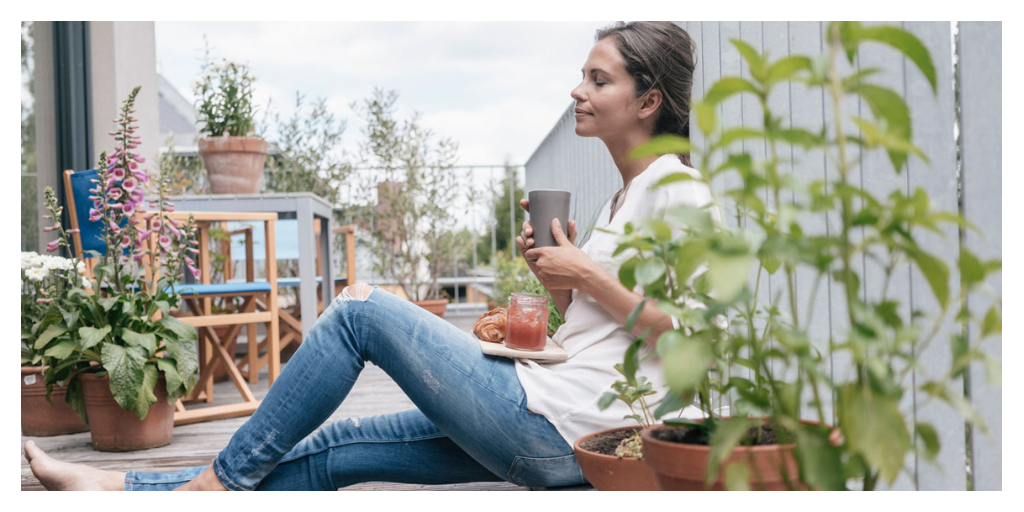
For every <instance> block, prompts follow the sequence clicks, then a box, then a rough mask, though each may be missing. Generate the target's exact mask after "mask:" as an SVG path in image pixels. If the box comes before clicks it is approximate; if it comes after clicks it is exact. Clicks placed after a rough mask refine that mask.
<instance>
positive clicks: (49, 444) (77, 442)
mask: <svg viewBox="0 0 1024 512" xmlns="http://www.w3.org/2000/svg"><path fill="white" fill-rule="evenodd" d="M477 316H478V315H477V314H475V313H472V312H469V313H465V314H458V315H451V314H449V315H446V316H445V320H448V321H449V322H451V323H452V324H454V325H456V326H458V327H459V328H461V329H463V330H465V331H467V332H468V331H470V330H472V327H473V322H474V321H475V320H476V318H477ZM241 345H244V344H241ZM261 373H262V375H261V376H260V381H259V383H257V384H252V385H251V387H252V391H253V394H255V395H256V397H257V398H260V399H262V398H263V396H264V395H266V393H267V389H268V385H267V378H266V373H267V370H266V368H264V369H263V371H262V372H261ZM214 394H215V395H216V396H225V397H228V396H231V397H235V398H236V399H237V400H239V401H240V400H241V399H240V398H238V394H237V392H235V390H234V384H232V383H231V381H225V382H221V383H218V384H215V386H214ZM412 407H414V405H413V403H412V402H411V401H410V400H409V398H408V397H406V396H405V393H403V392H402V390H401V389H400V388H399V387H398V384H396V383H395V382H394V381H393V380H391V378H390V377H388V375H387V374H386V373H384V371H383V370H381V369H380V368H378V367H376V366H374V365H372V364H369V363H368V364H367V365H366V369H365V370H364V371H363V373H362V374H361V375H360V376H359V379H358V380H357V381H356V384H355V386H354V387H353V388H352V392H351V393H350V394H349V396H348V398H346V399H345V402H344V403H342V404H341V407H339V408H338V410H336V411H334V414H332V415H331V417H330V419H329V420H328V422H333V421H337V420H341V419H346V418H354V417H365V416H373V415H377V414H388V413H394V412H399V411H404V410H407V409H410V408H412ZM247 419H248V417H241V418H228V419H223V420H215V421H207V422H203V423H196V424H192V425H182V426H179V427H175V428H174V440H173V441H172V442H171V444H169V445H167V446H164V447H162V448H154V449H151V450H140V451H136V452H125V453H111V452H99V451H96V450H93V449H92V446H91V445H90V437H89V433H88V432H83V433H80V434H71V435H64V436H54V437H25V436H22V437H21V444H22V446H24V444H25V441H28V440H29V439H31V440H33V441H35V442H36V444H38V445H39V447H40V448H42V449H43V450H45V451H46V452H47V453H49V454H50V455H53V456H54V457H56V458H58V459H60V460H64V461H68V462H76V463H83V464H88V465H90V466H93V467H97V468H101V469H110V470H127V469H133V470H140V471H177V470H180V469H184V468H186V467H189V466H198V465H205V464H209V463H210V461H211V460H213V458H214V457H215V456H216V455H217V452H218V451H219V450H220V449H221V448H223V447H224V446H226V445H227V443H228V440H229V439H230V438H231V435H232V434H233V433H234V432H235V430H237V429H238V427H239V426H241V425H242V424H243V423H245V421H246V420H247ZM570 489H572V490H589V489H590V487H586V486H584V487H572V488H570ZM21 490H23V491H42V490H44V489H43V487H42V486H41V485H40V484H39V481H38V480H36V478H35V477H34V476H32V471H31V470H30V469H29V466H28V461H27V460H25V457H24V454H22V457H21ZM339 490H344V491H370V490H378V491H385V490H386V491H415V490H435V491H446V490H451V491H454V490H472V491H526V490H530V489H529V488H526V487H520V486H518V485H514V484H511V483H507V482H475V483H465V484H454V485H414V484H396V483H390V482H367V483H363V484H358V485H353V486H350V487H345V488H343V489H339Z"/></svg>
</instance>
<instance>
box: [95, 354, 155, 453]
mask: <svg viewBox="0 0 1024 512" xmlns="http://www.w3.org/2000/svg"><path fill="white" fill-rule="evenodd" d="M78 378H79V380H81V382H82V392H83V395H85V412H86V414H87V415H88V416H89V426H90V427H91V431H92V447H93V449H94V450H99V451H101V452H128V451H133V450H143V449H146V448H156V447H159V446H165V445H167V444H170V442H171V433H172V431H173V430H174V404H169V403H167V385H166V383H165V381H164V376H163V375H161V376H160V379H159V380H157V384H156V389H155V390H154V391H153V394H155V395H156V403H154V404H153V405H151V406H150V407H149V412H148V413H146V417H145V418H144V419H142V420H140V419H139V418H138V417H137V416H135V413H133V412H129V411H126V410H124V409H122V408H121V406H120V405H118V404H117V402H116V401H115V400H114V395H113V394H112V393H111V392H110V378H109V377H107V376H103V377H97V376H96V375H95V374H90V373H85V374H79V375H78Z"/></svg>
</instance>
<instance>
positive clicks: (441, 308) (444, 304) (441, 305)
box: [412, 299, 448, 318]
mask: <svg viewBox="0 0 1024 512" xmlns="http://www.w3.org/2000/svg"><path fill="white" fill-rule="evenodd" d="M412 303H413V304H416V305H417V306H419V307H421V308H423V309H425V310H427V311H430V312H431V313H433V314H435V315H437V316H439V317H442V318H443V317H444V313H445V311H448V299H437V300H414V301H413V302H412Z"/></svg>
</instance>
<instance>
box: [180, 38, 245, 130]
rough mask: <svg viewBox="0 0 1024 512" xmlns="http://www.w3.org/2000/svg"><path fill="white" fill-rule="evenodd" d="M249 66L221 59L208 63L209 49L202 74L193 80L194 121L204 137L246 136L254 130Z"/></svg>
mask: <svg viewBox="0 0 1024 512" xmlns="http://www.w3.org/2000/svg"><path fill="white" fill-rule="evenodd" d="M255 80H256V79H255V77H254V76H253V75H252V74H251V72H250V69H249V66H248V65H246V64H240V63H237V62H232V61H229V60H227V59H221V62H219V63H218V62H211V61H210V59H209V51H207V54H206V59H204V62H203V69H202V76H200V78H199V80H198V81H197V82H196V83H195V86H194V87H193V92H194V93H195V96H196V116H197V117H196V121H197V122H198V123H200V125H201V126H200V132H201V133H203V134H205V135H206V136H207V137H220V136H223V135H229V136H232V137H246V136H249V135H250V134H253V133H255V131H256V128H255V125H254V117H255V107H254V105H253V98H252V94H253V90H252V84H253V82H254V81H255Z"/></svg>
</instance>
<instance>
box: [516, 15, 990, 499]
mask: <svg viewBox="0 0 1024 512" xmlns="http://www.w3.org/2000/svg"><path fill="white" fill-rule="evenodd" d="M677 23H679V24H680V26H682V27H683V28H685V29H686V30H687V32H689V34H690V35H691V37H693V39H694V41H695V42H696V44H697V70H696V75H695V79H694V80H695V82H694V88H693V96H694V99H695V100H697V99H699V98H701V97H702V96H703V94H704V91H705V90H706V88H707V87H709V86H710V85H711V84H712V83H714V82H715V81H716V80H717V79H718V78H720V77H722V76H726V75H739V76H749V71H748V70H747V69H746V64H745V63H744V62H743V61H742V59H741V58H740V56H739V54H738V52H737V51H736V49H735V48H734V47H733V46H732V45H731V44H730V43H729V40H730V39H733V38H738V39H742V40H744V41H745V42H747V43H748V44H750V45H752V46H753V47H754V48H756V49H757V50H758V51H761V52H768V53H769V54H770V56H771V57H772V58H773V59H774V58H780V57H784V56H786V55H789V54H803V55H817V54H820V53H822V52H823V51H824V50H825V46H826V45H825V43H824V41H825V39H824V37H825V30H826V27H827V23H825V22H785V21H781V22H724V21H723V22H708V21H704V22H677ZM889 23H890V24H896V25H901V26H903V28H905V29H906V30H909V31H911V32H913V33H914V34H916V35H917V36H918V37H919V38H920V39H921V40H922V41H923V42H924V44H925V45H926V46H927V47H928V50H929V51H930V52H931V55H932V59H933V61H934V62H935V64H936V69H937V79H938V83H939V90H938V93H937V94H933V93H932V90H931V88H930V86H929V84H928V82H927V81H926V79H925V78H924V77H923V76H922V75H921V73H920V72H919V71H918V70H917V69H916V67H915V66H914V64H913V63H911V62H909V61H905V60H904V58H903V57H902V56H901V55H899V54H898V53H897V52H895V51H893V50H891V49H889V48H887V47H884V46H882V45H872V44H869V45H865V46H864V47H863V48H862V51H861V52H860V53H859V55H858V57H857V59H856V61H855V62H854V64H853V66H852V67H853V68H855V69H866V68H869V67H879V68H882V69H884V70H886V71H885V72H884V73H882V74H880V75H878V76H877V77H876V79H877V80H878V81H879V82H881V83H882V84H883V85H885V86H887V87H889V88H891V89H893V90H894V91H896V92H898V93H901V94H902V95H903V96H904V98H905V99H906V101H907V103H908V105H909V107H910V109H911V112H912V115H913V126H914V141H913V142H914V143H915V144H916V145H917V146H918V147H920V148H921V149H922V150H923V151H924V153H925V154H927V155H928V156H929V159H930V163H926V162H924V161H922V160H920V159H917V158H913V157H912V158H911V159H910V161H909V162H908V163H907V164H906V168H905V170H904V172H903V173H901V174H898V175H897V174H895V173H893V172H892V168H891V165H890V164H889V162H888V161H887V159H886V156H885V155H884V154H882V153H880V152H879V153H878V154H875V153H871V154H865V155H864V158H863V159H862V165H861V166H860V168H858V169H857V170H856V171H854V174H853V175H852V176H851V180H852V181H854V182H860V183H862V184H863V185H864V186H865V187H866V188H868V189H870V190H871V191H872V192H873V193H876V194H880V195H882V196H884V195H885V194H886V193H887V192H889V191H891V190H894V189H899V190H902V191H904V192H906V193H910V192H912V191H913V190H914V189H916V188H918V187H921V188H924V189H925V190H926V191H927V192H928V194H929V196H930V197H931V198H932V201H933V202H934V206H935V207H936V208H938V209H943V210H947V211H957V210H958V207H959V204H958V187H962V194H963V196H962V199H963V212H964V213H965V215H966V216H967V217H968V219H969V220H970V221H971V222H972V223H974V224H975V225H977V226H978V227H980V230H981V232H982V233H984V235H983V236H979V235H976V234H974V233H969V234H968V235H967V237H966V238H965V239H964V241H963V242H962V243H965V244H967V245H968V246H969V247H970V248H971V250H972V251H973V252H975V253H976V254H977V255H978V256H979V257H981V258H983V259H988V258H999V257H1001V255H1002V245H1001V226H1002V221H1001V216H1002V204H1001V202H1000V191H1001V188H1002V186H1001V184H1002V183H1001V173H1002V160H1001V150H1002V148H1001V142H1000V141H1001V122H1002V117H1001V113H1000V111H1001V101H1002V95H1001V80H1002V75H1001V66H1002V51H1001V36H1002V25H1001V23H999V22H994V23H993V22H990V23H984V22H976V23H966V22H965V23H961V24H960V25H959V27H960V51H959V55H958V58H959V63H960V69H959V77H958V78H959V82H960V92H959V94H960V98H959V99H960V105H961V118H962V123H961V126H960V139H961V146H960V148H959V149H960V151H961V153H962V158H961V163H962V170H958V168H957V146H956V144H955V140H956V139H955V134H954V125H955V121H956V113H955V103H956V101H955V100H956V98H955V97H954V95H955V91H954V85H953V84H954V76H953V64H952V62H953V57H954V55H953V48H952V46H953V45H952V35H951V30H950V24H949V23H943V22H889ZM843 71H844V72H847V71H851V69H849V67H848V68H847V69H845V70H843ZM825 100H826V98H823V97H822V92H821V90H820V89H819V90H812V89H808V88H806V87H805V86H803V85H802V84H791V85H790V86H788V87H781V90H780V91H778V94H775V95H773V96H772V97H771V98H770V107H771V108H772V110H773V111H774V112H776V113H779V114H781V115H782V116H783V118H784V123H786V124H789V125H791V126H801V127H804V128H807V129H811V130H814V129H820V128H821V126H823V125H825V126H828V125H830V124H831V123H832V122H833V117H832V116H833V113H832V112H831V111H830V109H829V108H828V106H827V105H828V101H825ZM843 108H844V111H846V112H857V111H858V110H859V111H862V112H864V113H865V114H864V115H867V112H868V107H867V105H865V104H862V103H861V102H859V101H857V100H856V99H850V100H848V102H847V103H845V104H844V105H843ZM719 115H720V117H721V119H722V123H723V124H724V125H725V126H731V127H736V126H751V127H758V128H760V126H761V123H762V120H761V118H760V116H761V111H760V108H759V106H758V105H757V104H755V103H754V102H753V101H751V100H749V99H746V100H745V98H743V97H742V96H740V97H736V98H733V99H731V100H730V101H728V102H726V103H724V104H723V105H722V106H721V110H720V112H719ZM850 124H851V125H852V123H850ZM573 129H574V120H573V116H572V106H571V105H570V106H569V108H567V109H566V111H565V113H564V114H563V115H562V117H561V118H560V119H559V121H558V122H557V124H556V125H555V127H554V128H553V129H552V130H551V132H550V133H549V134H548V136H547V137H546V138H545V140H544V141H543V142H542V143H541V145H540V146H539V147H538V149H537V150H536V152H535V153H534V154H533V156H531V157H530V159H529V161H527V163H526V190H532V189H535V188H559V189H565V190H570V191H572V192H573V209H572V210H573V211H572V217H573V218H575V219H577V222H578V223H579V225H580V226H581V227H586V226H589V225H593V218H594V216H595V215H596V212H597V210H598V209H599V208H600V207H601V206H602V205H603V204H604V202H605V201H606V200H607V199H608V198H609V197H611V195H612V194H614V193H615V191H616V190H618V189H619V188H620V187H621V186H622V182H621V178H620V177H619V174H618V172H617V170H616V169H615V167H614V164H613V163H612V160H611V158H610V156H609V155H608V152H607V150H606V149H605V148H604V145H603V144H602V143H601V142H600V141H599V140H596V139H584V138H581V137H577V136H576V135H575V133H574V131H573ZM849 129H850V131H851V132H856V131H857V130H856V126H855V125H852V126H850V127H849ZM691 133H697V134H698V135H699V131H698V130H696V129H693V130H691ZM694 142H695V143H696V144H701V143H702V142H703V141H702V140H701V139H700V137H699V136H695V137H694ZM743 149H744V150H745V151H748V152H750V153H751V154H752V156H754V157H755V158H758V157H761V158H763V157H764V153H765V145H764V144H763V143H761V142H750V141H747V142H745V146H744V148H743ZM788 151H791V156H792V157H793V158H794V159H795V161H796V162H797V164H796V165H795V168H794V172H795V173H796V174H797V175H799V176H800V177H801V178H803V179H806V180H811V179H822V178H824V179H832V178H834V177H835V173H836V172H837V171H836V170H835V169H834V168H833V166H832V165H831V164H830V162H828V161H826V159H825V158H823V157H822V156H821V155H820V153H819V154H817V155H806V154H802V153H801V150H800V149H799V148H791V149H788ZM719 157H720V155H719ZM713 163H714V162H712V164H713ZM730 185H732V184H730V183H728V182H721V183H714V184H713V187H714V189H715V191H716V192H721V191H722V190H724V189H725V188H728V187H729V186H730ZM719 197H721V195H719ZM766 202H767V203H768V205H769V207H771V206H773V205H772V198H766ZM725 206H726V210H727V211H726V212H723V213H726V217H729V215H728V214H727V212H728V211H729V205H728V203H727V202H726V204H725ZM831 220H834V219H830V221H820V220H819V221H817V224H815V223H814V221H812V220H811V219H806V220H805V221H804V223H803V226H804V228H805V230H806V231H807V232H808V233H814V232H818V233H824V232H825V231H826V230H828V229H830V228H831V229H834V228H835V225H834V223H833V222H831ZM729 223H730V224H731V225H735V223H736V219H735V217H731V218H730V219H729ZM916 236H917V237H918V240H919V242H920V243H921V244H922V245H923V246H924V247H925V248H927V249H928V250H929V251H931V252H932V253H934V254H936V255H939V256H941V257H943V258H944V259H945V260H946V261H947V262H948V263H949V266H950V270H951V272H952V273H953V274H954V276H953V278H952V280H951V282H952V283H953V285H954V287H953V288H952V289H951V290H950V293H951V296H952V297H958V296H959V293H960V291H959V278H958V274H957V265H956V261H957V256H958V253H959V243H960V242H959V234H958V232H957V230H956V229H955V228H953V229H949V230H947V231H946V232H945V233H943V235H942V236H940V235H938V234H934V233H920V234H916ZM857 264H858V265H860V266H861V268H862V269H863V275H864V280H863V281H864V282H863V285H862V286H863V290H862V293H863V294H864V296H865V297H872V296H877V294H879V293H881V286H882V285H881V279H880V275H881V269H880V268H879V267H878V266H877V265H876V264H874V263H873V262H872V261H871V260H870V259H867V258H861V260H860V261H858V262H857ZM752 277H754V276H752ZM801 277H803V279H801ZM810 281H811V279H809V275H806V276H805V275H798V276H797V283H798V286H797V288H796V293H797V295H798V298H799V297H809V295H808V294H809V293H810V292H811V287H812V286H813V283H811V282H810ZM762 283H767V286H762V290H761V293H762V294H763V297H761V299H762V300H767V298H768V297H769V296H771V295H770V294H773V293H777V290H774V291H773V289H772V288H773V284H774V285H775V287H777V288H781V287H782V286H781V283H772V277H771V276H769V275H767V273H766V274H765V275H763V276H762ZM991 285H992V286H993V288H994V289H995V290H997V291H998V292H1000V293H1001V284H1000V277H995V278H994V279H993V280H992V282H991ZM828 289H829V290H831V291H830V292H829V293H828V294H827V296H828V307H827V308H826V305H825V304H824V301H820V302H822V303H821V304H818V305H817V306H816V307H817V308H818V309H817V310H816V313H819V312H820V314H815V315H814V317H813V318H812V319H811V323H810V324H809V330H810V333H811V336H812V339H815V340H824V341H825V342H827V340H828V339H829V337H830V336H832V335H835V336H839V335H840V334H841V333H844V332H846V331H847V328H848V325H846V324H845V321H844V319H843V315H830V314H828V313H827V312H828V311H833V310H835V311H839V310H842V309H844V308H845V303H844V300H845V299H844V297H843V296H842V293H841V291H840V289H839V287H838V286H836V287H829V288H828ZM820 296H822V297H824V296H825V295H820ZM889 296H890V297H894V298H895V299H896V300H899V301H900V303H901V304H903V305H904V307H905V308H906V309H907V311H909V310H911V309H920V310H924V311H929V310H931V311H937V310H938V305H937V304H934V303H933V302H934V300H933V299H932V298H931V293H930V292H929V290H928V288H927V284H926V281H925V280H924V278H923V276H921V275H920V274H919V272H918V271H917V270H916V269H915V268H912V267H911V266H910V265H907V266H905V267H904V268H902V269H901V270H900V271H899V272H897V273H896V274H895V275H894V276H893V277H892V284H891V286H890V290H889ZM987 300H990V299H988V298H985V297H973V296H972V297H968V301H974V303H972V304H971V309H972V311H985V309H983V308H987V307H988V304H987V303H985V301H987ZM805 302H807V301H806V300H804V301H802V302H798V303H805ZM781 303H782V304H785V303H787V302H786V300H783V301H781ZM904 312H906V311H904ZM801 313H802V314H803V317H804V318H807V312H801ZM943 329H944V331H943V332H944V334H947V335H945V336H940V338H945V340H943V341H939V340H938V339H937V340H936V342H934V343H933V344H932V345H931V346H929V347H928V348H927V350H926V351H924V352H923V353H921V354H919V358H920V361H921V363H922V366H923V367H924V369H923V370H919V371H924V372H927V371H928V368H943V367H945V368H948V367H949V363H950V361H949V359H950V357H951V355H950V354H951V352H950V346H949V342H948V340H949V337H950V336H949V335H951V334H952V333H955V332H959V330H960V325H959V324H956V323H955V322H953V321H952V320H951V321H949V322H948V324H947V325H944V326H943ZM969 335H971V336H975V335H976V334H975V333H969ZM985 349H986V350H987V351H988V353H990V354H992V355H994V356H995V357H996V358H1000V359H1001V339H996V340H992V341H990V342H988V344H987V345H986V347H985ZM832 367H833V372H844V371H848V370H849V368H850V364H849V361H846V360H842V359H841V358H839V357H836V358H834V359H833V361H832ZM837 375H839V376H841V375H842V373H838V374H837ZM919 377H922V376H921V375H919V374H918V375H914V376H913V377H912V378H915V379H917V378H919ZM969 377H970V383H971V386H970V391H971V392H970V399H971V400H972V401H973V403H974V404H975V405H976V406H977V407H978V408H979V410H980V412H981V413H982V415H983V417H984V418H985V421H986V423H987V424H988V427H989V432H988V433H987V434H984V433H981V432H972V433H971V453H970V455H971V459H972V460H971V461H968V460H967V457H968V453H967V442H966V441H965V430H964V428H965V427H964V422H963V419H962V418H961V417H960V416H959V415H957V414H956V413H955V412H953V411H952V410H951V409H949V408H948V407H946V406H945V405H942V404H940V403H936V402H931V401H929V400H927V399H926V398H925V397H923V396H914V395H913V394H908V396H907V397H906V398H905V400H904V403H903V407H904V408H905V410H907V411H913V414H914V417H915V418H916V419H917V420H918V421H922V422H928V423H931V424H932V425H933V426H934V427H935V428H936V430H937V432H938V434H939V437H940V441H941V443H942V451H941V453H940V455H939V459H938V461H937V463H936V464H931V463H929V462H928V461H925V460H916V459H913V460H909V461H908V464H907V467H908V468H909V469H910V471H908V472H905V473H904V474H903V475H901V476H900V478H899V479H898V480H897V481H896V482H895V484H894V485H893V488H894V489H903V490H911V489H919V490H938V489H950V490H956V489H964V488H965V486H966V482H967V478H968V475H967V474H966V469H965V468H966V466H968V463H969V462H970V464H969V465H970V466H971V471H972V474H973V480H974V485H975V488H977V489H1001V487H1002V486H1001V481H1002V470H1001V464H1002V458H1001V447H1002V428H1001V427H1002V415H1001V401H1002V394H1001V391H1000V388H999V387H998V386H991V385H989V384H988V383H987V382H986V381H985V374H984V369H983V368H976V367H972V368H971V370H970V376H969ZM829 409H831V407H829Z"/></svg>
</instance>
